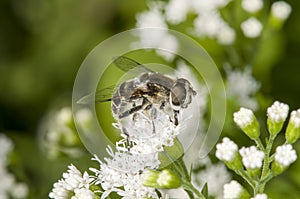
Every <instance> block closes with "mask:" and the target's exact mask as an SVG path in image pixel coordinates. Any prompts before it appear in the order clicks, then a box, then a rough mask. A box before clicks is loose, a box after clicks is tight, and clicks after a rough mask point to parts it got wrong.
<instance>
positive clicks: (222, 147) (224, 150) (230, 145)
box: [216, 137, 238, 162]
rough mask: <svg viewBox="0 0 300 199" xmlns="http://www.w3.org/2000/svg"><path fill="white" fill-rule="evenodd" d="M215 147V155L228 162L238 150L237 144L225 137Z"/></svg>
mask: <svg viewBox="0 0 300 199" xmlns="http://www.w3.org/2000/svg"><path fill="white" fill-rule="evenodd" d="M216 148H217V151H216V157H217V158H218V159H220V160H223V161H228V162H230V161H232V160H233V159H234V157H235V155H236V152H237V150H238V146H237V145H236V144H235V143H234V142H233V141H231V140H230V139H229V138H227V137H225V138H223V142H222V143H221V144H217V146H216Z"/></svg>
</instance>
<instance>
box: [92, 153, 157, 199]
mask: <svg viewBox="0 0 300 199" xmlns="http://www.w3.org/2000/svg"><path fill="white" fill-rule="evenodd" d="M107 151H108V153H109V155H110V156H111V158H105V162H106V163H103V162H102V161H101V160H100V159H99V158H98V157H97V156H95V157H94V159H93V160H96V161H98V162H99V163H100V170H98V169H94V168H90V170H91V171H92V172H94V173H95V183H96V184H101V187H102V188H103V189H104V193H103V196H102V197H104V196H107V195H109V194H110V193H111V192H116V193H117V194H118V195H120V196H123V198H128V199H129V198H131V199H134V198H152V197H156V193H155V190H154V189H153V188H149V187H145V186H143V178H142V174H141V173H142V171H144V170H145V169H146V168H152V169H154V168H157V167H158V165H159V161H158V157H157V154H154V155H151V154H147V155H142V154H132V153H129V152H128V151H123V152H122V151H117V152H115V153H114V152H113V151H112V149H111V148H108V149H107ZM121 187H124V189H121Z"/></svg>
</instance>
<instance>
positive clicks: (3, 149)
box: [0, 133, 28, 199]
mask: <svg viewBox="0 0 300 199" xmlns="http://www.w3.org/2000/svg"><path fill="white" fill-rule="evenodd" d="M12 150H13V143H12V141H11V140H10V139H9V138H8V137H7V136H5V135H4V134H2V133H0V179H1V180H0V198H1V199H9V198H10V197H9V196H13V197H14V198H17V199H22V198H26V197H27V195H28V187H27V185H26V184H25V183H22V182H16V179H15V176H14V175H13V174H11V173H9V172H8V170H7V168H6V167H7V164H8V159H7V156H8V155H9V153H11V152H12Z"/></svg>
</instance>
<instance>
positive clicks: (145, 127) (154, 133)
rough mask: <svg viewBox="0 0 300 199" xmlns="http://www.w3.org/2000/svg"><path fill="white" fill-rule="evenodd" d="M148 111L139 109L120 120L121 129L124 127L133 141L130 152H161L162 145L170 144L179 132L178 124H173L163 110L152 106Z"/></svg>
mask: <svg viewBox="0 0 300 199" xmlns="http://www.w3.org/2000/svg"><path fill="white" fill-rule="evenodd" d="M148 113H149V114H147V113H145V112H144V110H141V111H138V112H136V113H135V114H134V115H132V116H128V117H127V118H124V119H123V120H122V121H121V122H122V129H124V128H125V129H126V131H127V133H128V134H129V139H130V141H131V142H132V143H133V145H132V146H131V149H130V150H131V151H132V152H135V153H141V154H152V153H157V152H161V151H163V147H164V146H172V145H173V144H174V139H175V137H176V136H177V135H178V134H179V129H180V124H179V125H178V126H175V125H174V123H173V122H172V121H170V115H169V114H167V113H166V112H165V111H164V110H161V109H159V108H156V107H155V106H153V107H152V108H151V109H150V110H148ZM120 125H121V124H120ZM125 137H126V136H125ZM125 139H126V138H125ZM124 141H125V140H123V142H124Z"/></svg>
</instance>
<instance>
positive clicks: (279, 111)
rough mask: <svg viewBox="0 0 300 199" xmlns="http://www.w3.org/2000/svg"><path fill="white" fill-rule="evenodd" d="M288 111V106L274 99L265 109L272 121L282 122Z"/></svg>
mask: <svg viewBox="0 0 300 199" xmlns="http://www.w3.org/2000/svg"><path fill="white" fill-rule="evenodd" d="M288 113H289V106H288V105H287V104H284V103H281V102H278V101H275V102H274V103H273V104H272V106H270V107H269V108H268V109H267V116H268V118H269V119H270V120H271V121H272V122H274V123H278V122H284V121H285V120H286V118H287V116H288Z"/></svg>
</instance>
